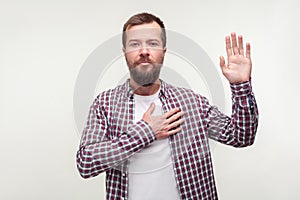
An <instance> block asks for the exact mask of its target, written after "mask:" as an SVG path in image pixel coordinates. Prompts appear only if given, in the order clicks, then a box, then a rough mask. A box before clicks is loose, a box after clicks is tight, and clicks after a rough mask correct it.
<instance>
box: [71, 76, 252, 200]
mask: <svg viewBox="0 0 300 200" xmlns="http://www.w3.org/2000/svg"><path fill="white" fill-rule="evenodd" d="M231 90H232V101H233V106H232V109H233V110H232V116H231V117H228V116H226V115H224V114H222V113H221V112H220V111H219V110H218V109H217V108H216V107H214V106H211V105H210V104H209V102H208V100H207V99H206V98H205V97H203V96H201V95H198V94H195V93H194V92H193V91H192V90H189V89H183V88H178V87H174V86H171V85H169V84H167V83H165V82H163V81H162V82H161V90H160V93H159V98H160V100H161V102H162V105H163V110H164V112H167V111H168V110H170V109H172V108H175V107H179V108H180V109H181V110H183V111H184V112H185V115H184V119H185V121H184V123H183V124H182V125H181V128H182V130H181V131H180V132H178V133H177V134H176V135H173V136H171V137H170V138H169V141H170V146H171V151H172V161H173V168H174V173H175V178H176V183H177V186H178V190H179V194H180V197H181V199H184V200H186V199H201V200H205V199H207V200H213V199H218V196H217V190H216V186H215V180H214V174H213V167H212V160H211V154H210V149H209V142H208V138H211V139H214V140H216V141H219V142H221V143H223V144H227V145H231V146H234V147H245V146H249V145H251V144H253V142H254V138H255V134H256V130H257V125H258V110H257V106H256V102H255V99H254V95H253V93H252V89H251V83H250V82H245V83H240V84H231ZM133 117H134V97H133V91H132V90H131V89H130V86H129V81H127V82H126V83H124V84H123V85H120V86H117V87H116V88H114V89H111V90H108V91H105V92H103V93H101V94H99V95H98V96H97V98H96V99H95V100H94V102H93V104H92V106H91V108H90V112H89V116H88V120H87V123H86V127H85V129H84V131H83V135H82V139H81V143H80V148H79V150H78V152H77V166H78V170H79V172H80V174H81V176H82V177H84V178H89V177H93V176H97V175H98V174H100V173H102V172H106V192H107V194H106V197H107V199H110V200H112V199H127V198H128V193H127V192H128V170H127V169H128V168H127V167H128V165H127V160H128V158H129V157H130V156H132V155H133V154H135V153H136V152H138V151H139V150H141V149H143V148H144V147H145V146H147V145H149V144H150V143H151V142H153V141H154V140H155V139H156V138H155V135H154V133H153V131H152V129H151V128H150V126H149V125H148V124H147V123H146V122H144V121H142V120H141V121H139V122H137V123H136V124H134V123H133ZM158 181H159V180H158ZM145 187H147V186H146V185H145Z"/></svg>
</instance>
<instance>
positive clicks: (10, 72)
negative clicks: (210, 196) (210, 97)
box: [0, 0, 300, 200]
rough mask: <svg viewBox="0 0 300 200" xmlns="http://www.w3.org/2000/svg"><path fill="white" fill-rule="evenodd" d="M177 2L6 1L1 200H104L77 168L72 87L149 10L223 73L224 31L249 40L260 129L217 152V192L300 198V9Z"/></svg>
mask: <svg viewBox="0 0 300 200" xmlns="http://www.w3.org/2000/svg"><path fill="white" fill-rule="evenodd" d="M177 2H178V3H177ZM177 2H175V1H162V0H159V1H156V0H152V1H137V0H130V1H129V0H127V1H116V0H111V1H109V2H108V1H107V2H106V1H96V0H95V1H78V0H72V1H71V0H70V1H68V0H60V1H58V0H51V1H50V0H44V1H33V0H27V1H15V0H11V1H8V0H7V1H4V0H1V1H0V133H1V134H0V141H1V145H0V159H1V164H0V190H1V192H0V199H5V200H9V199H14V200H15V199H43V200H47V199H49V200H50V199H51V200H52V199H64V200H65V199H70V200H71V199H72V200H75V199H95V200H96V199H102V198H103V196H104V182H103V176H99V177H97V178H92V179H89V180H83V179H82V178H81V177H80V176H79V174H78V172H77V170H76V163H75V153H76V151H77V148H78V144H79V139H80V137H79V135H80V134H79V133H78V131H77V130H76V126H75V122H74V117H73V91H74V85H75V81H76V77H77V75H78V72H79V70H80V68H81V66H82V64H83V63H84V61H85V60H86V59H87V57H88V56H89V54H90V53H91V52H92V51H93V50H94V49H95V48H97V47H98V46H99V45H100V44H101V43H102V42H104V41H106V40H107V39H109V38H111V37H112V36H114V35H116V34H118V33H120V31H121V28H122V26H123V23H124V22H125V21H126V20H127V19H128V17H129V16H131V15H132V14H135V13H137V12H141V11H149V12H153V13H154V14H157V15H158V16H160V17H161V18H162V19H163V20H164V22H165V24H166V27H167V28H168V29H170V30H174V31H177V32H179V33H182V34H184V35H186V36H187V37H190V38H192V39H193V40H194V41H195V42H197V43H198V44H199V45H200V46H201V47H203V48H204V49H205V50H206V52H207V53H208V55H209V56H210V57H211V59H212V60H213V61H214V63H215V65H216V66H217V67H218V63H219V61H218V57H219V55H224V54H225V50H224V37H225V35H227V34H229V33H230V32H232V31H236V32H237V33H238V34H243V35H244V37H245V40H247V41H250V42H251V44H252V47H253V48H252V58H253V75H252V77H253V89H254V92H255V95H256V98H257V101H258V104H259V111H260V123H259V129H258V133H257V138H256V142H255V144H254V145H253V146H251V147H249V148H245V149H234V148H231V147H226V146H224V145H221V144H220V145H219V144H218V145H217V146H215V147H214V148H213V159H214V166H215V175H216V181H217V187H218V192H219V196H220V199H222V200H235V199H237V200H240V199H243V200H244V199H246V200H248V199H249V200H253V199H263V200H265V199H272V200H274V199H276V200H277V199H278V200H282V199H295V200H296V199H299V198H300V193H299V185H300V180H299V179H300V170H299V169H300V156H299V152H300V145H299V141H300V136H299V133H300V132H299V128H298V127H299V112H300V110H299V104H298V103H299V100H300V99H299V86H300V85H299V78H298V76H299V72H300V70H299V66H298V65H299V55H300V54H299V45H300V39H299V36H300V26H299V22H300V12H299V9H300V6H299V3H298V2H297V1H296V0H294V1H291V0H278V1H270V0H265V1H261V0H252V1H243V0H227V1H206V0H202V1H196V0H194V1H185V2H183V1H177ZM124 67H126V66H124ZM218 70H219V69H218ZM219 72H220V70H219ZM223 82H224V86H225V88H226V94H227V98H228V99H227V100H226V102H230V91H229V89H228V84H227V83H226V81H225V80H223ZM297 88H298V89H297ZM227 104H228V103H227ZM87 109H88V108H87ZM228 109H230V105H229V104H228V106H227V107H226V110H225V112H228Z"/></svg>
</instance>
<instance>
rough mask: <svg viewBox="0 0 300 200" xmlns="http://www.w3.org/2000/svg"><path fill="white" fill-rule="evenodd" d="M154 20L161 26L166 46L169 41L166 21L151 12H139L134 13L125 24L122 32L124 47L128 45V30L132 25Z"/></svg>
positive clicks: (162, 37)
mask: <svg viewBox="0 0 300 200" xmlns="http://www.w3.org/2000/svg"><path fill="white" fill-rule="evenodd" d="M152 22H156V23H157V24H158V25H159V26H160V28H161V39H162V42H163V46H164V47H165V46H166V43H167V41H166V40H167V39H166V38H167V37H166V30H165V25H164V23H163V22H162V21H161V20H160V19H159V18H158V17H156V16H154V15H153V14H150V13H145V12H144V13H138V14H136V15H133V16H132V17H130V18H129V19H128V20H127V22H126V23H125V24H124V26H123V34H122V43H123V47H125V45H126V30H127V29H128V28H130V27H132V26H136V25H141V24H148V23H152Z"/></svg>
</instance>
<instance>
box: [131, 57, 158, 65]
mask: <svg viewBox="0 0 300 200" xmlns="http://www.w3.org/2000/svg"><path fill="white" fill-rule="evenodd" d="M144 62H147V63H150V64H153V63H154V60H152V59H151V58H146V57H145V58H140V59H139V60H137V61H135V62H134V64H135V65H139V64H141V63H144Z"/></svg>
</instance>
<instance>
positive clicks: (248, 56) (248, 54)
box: [246, 43, 250, 59]
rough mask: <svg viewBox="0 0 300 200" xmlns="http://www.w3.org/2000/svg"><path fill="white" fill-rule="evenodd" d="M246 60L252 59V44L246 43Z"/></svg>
mask: <svg viewBox="0 0 300 200" xmlns="http://www.w3.org/2000/svg"><path fill="white" fill-rule="evenodd" d="M246 58H249V59H250V43H246Z"/></svg>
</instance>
